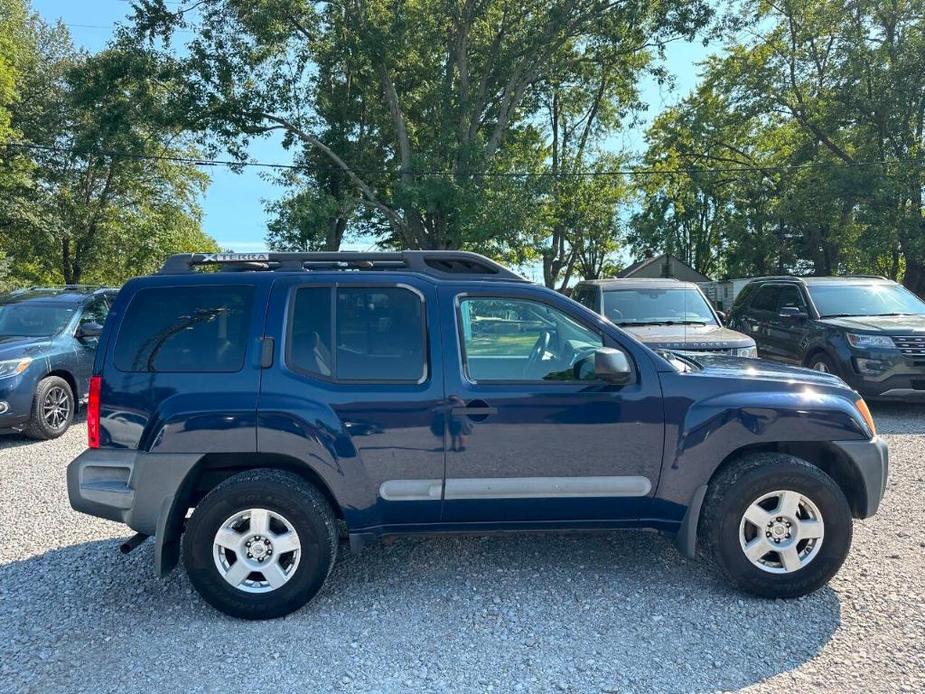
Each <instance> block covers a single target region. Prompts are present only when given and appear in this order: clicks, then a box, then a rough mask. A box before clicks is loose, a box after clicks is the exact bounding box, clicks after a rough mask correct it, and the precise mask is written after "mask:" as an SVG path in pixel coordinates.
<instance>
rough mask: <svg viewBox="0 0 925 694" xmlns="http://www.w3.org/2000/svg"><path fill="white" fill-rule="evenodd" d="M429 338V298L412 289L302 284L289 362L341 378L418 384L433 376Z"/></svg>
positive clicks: (296, 302) (314, 372)
mask: <svg viewBox="0 0 925 694" xmlns="http://www.w3.org/2000/svg"><path fill="white" fill-rule="evenodd" d="M332 291H335V292H336V294H335V297H336V298H335V303H334V316H333V320H332V316H331V309H332V306H331V292H332ZM425 336H426V332H425V329H424V302H423V300H422V299H421V297H420V296H419V295H418V294H416V293H415V292H413V291H411V290H410V289H406V288H404V287H339V288H337V289H336V290H332V288H330V287H302V288H300V289H298V290H297V291H296V294H295V299H294V303H293V309H292V321H291V327H290V330H289V345H288V357H287V360H288V363H289V365H290V366H291V367H292V368H294V369H296V370H298V371H303V372H306V373H309V374H311V375H316V376H321V377H324V378H329V379H332V380H337V381H359V382H402V383H404V382H410V383H418V382H421V381H423V380H424V379H425V378H426V376H427V358H426V349H425Z"/></svg>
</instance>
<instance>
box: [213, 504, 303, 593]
mask: <svg viewBox="0 0 925 694" xmlns="http://www.w3.org/2000/svg"><path fill="white" fill-rule="evenodd" d="M301 553H302V544H301V542H300V541H299V535H298V533H296V531H295V528H294V527H293V525H292V523H290V522H289V521H288V520H286V518H284V517H283V516H282V515H280V514H279V513H276V512H274V511H269V510H267V509H264V508H251V509H247V510H245V511H239V512H238V513H236V514H234V515H233V516H231V517H230V518H228V519H227V520H226V521H225V522H224V523H222V524H221V526H220V527H219V529H218V531H217V532H216V533H215V539H214V542H213V556H214V559H215V567H216V568H217V569H218V572H219V574H220V575H221V577H222V578H223V579H225V581H226V582H227V583H228V584H229V585H231V586H233V587H234V588H236V589H238V590H242V591H244V592H246V593H269V592H270V591H273V590H276V589H277V588H280V587H282V586H283V585H285V584H286V583H288V582H289V580H290V579H291V578H292V577H293V576H294V575H295V572H296V569H298V566H299V559H300V558H301Z"/></svg>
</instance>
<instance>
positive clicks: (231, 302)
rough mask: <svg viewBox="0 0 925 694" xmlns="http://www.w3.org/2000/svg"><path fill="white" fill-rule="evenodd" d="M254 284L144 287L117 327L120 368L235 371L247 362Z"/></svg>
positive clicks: (134, 369)
mask: <svg viewBox="0 0 925 694" xmlns="http://www.w3.org/2000/svg"><path fill="white" fill-rule="evenodd" d="M253 299H254V288H253V287H247V286H235V287H221V286H200V287H195V286H193V287H189V286H187V287H164V288H151V289H142V290H140V291H139V292H138V293H137V294H136V295H135V296H134V298H133V299H132V302H131V304H130V305H129V307H128V310H127V312H126V314H125V318H124V319H123V320H122V326H121V327H120V328H119V336H118V338H117V339H116V346H115V349H114V353H113V361H114V363H115V365H116V368H117V369H119V370H120V371H131V372H156V371H161V372H164V371H173V372H187V371H190V372H233V371H239V370H240V369H241V368H242V367H243V366H244V354H245V352H246V351H247V338H248V323H249V320H250V316H251V307H252V305H253Z"/></svg>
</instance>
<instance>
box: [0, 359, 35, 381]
mask: <svg viewBox="0 0 925 694" xmlns="http://www.w3.org/2000/svg"><path fill="white" fill-rule="evenodd" d="M31 363H32V357H21V358H19V359H4V360H3V361H0V378H9V377H10V376H18V375H19V374H21V373H22V372H23V371H25V370H26V369H28V368H29V364H31Z"/></svg>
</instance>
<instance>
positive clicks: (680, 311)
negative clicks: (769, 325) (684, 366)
mask: <svg viewBox="0 0 925 694" xmlns="http://www.w3.org/2000/svg"><path fill="white" fill-rule="evenodd" d="M572 298H573V299H575V301H577V302H579V303H580V304H584V305H585V306H587V307H588V308H590V309H592V310H593V311H595V312H597V313H599V314H601V315H602V316H604V317H605V318H608V319H610V321H611V322H613V323H616V324H617V325H619V326H620V327H621V328H623V329H624V330H627V331H629V332H630V333H632V334H633V335H635V336H636V337H638V338H639V339H640V340H641V341H642V342H644V343H645V344H646V345H648V346H649V347H651V348H652V349H669V350H673V351H682V352H701V353H702V352H707V353H710V354H731V355H735V356H739V357H756V356H758V352H757V349H756V347H755V341H754V340H753V339H752V338H750V337H749V336H748V335H744V334H742V333H740V332H736V331H735V330H730V329H729V328H726V327H724V326H723V322H722V320H721V319H720V315H719V314H718V313H717V312H716V310H715V309H714V308H713V307H712V306H711V305H710V302H709V301H707V298H706V297H705V296H704V294H703V292H702V291H701V290H700V287H698V286H697V285H696V284H694V283H692V282H681V281H680V280H676V279H667V278H666V279H609V280H587V281H584V282H580V283H579V284H578V285H576V286H575V289H574V290H573V291H572Z"/></svg>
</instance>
